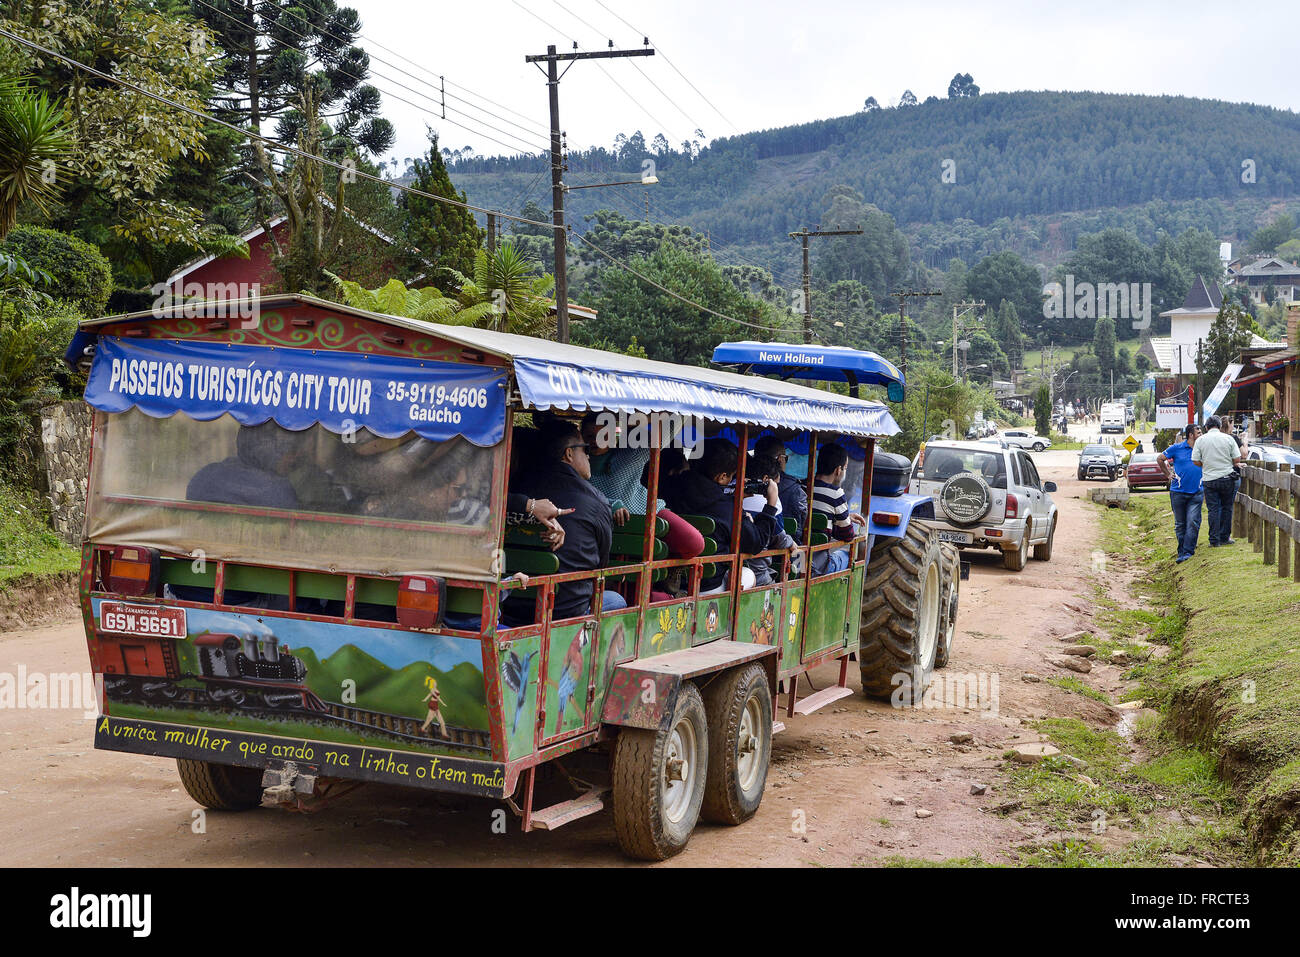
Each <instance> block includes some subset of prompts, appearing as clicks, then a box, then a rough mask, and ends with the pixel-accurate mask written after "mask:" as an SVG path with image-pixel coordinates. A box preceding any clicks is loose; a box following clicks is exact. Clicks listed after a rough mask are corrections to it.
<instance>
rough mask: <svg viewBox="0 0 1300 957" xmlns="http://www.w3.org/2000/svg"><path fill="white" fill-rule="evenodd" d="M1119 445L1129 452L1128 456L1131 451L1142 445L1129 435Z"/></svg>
mask: <svg viewBox="0 0 1300 957" xmlns="http://www.w3.org/2000/svg"><path fill="white" fill-rule="evenodd" d="M1120 444H1121V445H1123V446H1124V448H1126V449H1128V450H1129V454H1132V452H1133V450H1134V449H1135V448H1137V447H1138V446H1139V445H1141V444H1142V443H1141V442H1139V441H1138V440H1137V439H1135V438H1133V436H1131V435H1130V436H1129V437H1128V438H1127V439H1125V440H1124V441H1123V442H1121V443H1120Z"/></svg>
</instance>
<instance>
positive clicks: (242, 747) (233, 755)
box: [95, 715, 507, 798]
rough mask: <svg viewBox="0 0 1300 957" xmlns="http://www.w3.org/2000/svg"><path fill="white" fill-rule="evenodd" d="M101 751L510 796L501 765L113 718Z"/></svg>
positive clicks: (101, 726)
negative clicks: (288, 764) (287, 767)
mask: <svg viewBox="0 0 1300 957" xmlns="http://www.w3.org/2000/svg"><path fill="white" fill-rule="evenodd" d="M95 747H96V748H98V749H99V750H102V751H128V752H133V753H135V754H152V755H156V756H159V757H168V758H190V759H193V760H196V761H211V762H213V763H215V764H234V765H239V766H241V767H248V768H261V769H263V770H265V769H266V768H268V767H270V768H277V767H282V766H283V762H284V761H294V762H296V763H297V766H298V770H299V771H300V772H302V773H306V774H309V775H320V776H325V777H331V778H348V779H351V780H356V781H373V782H376V783H381V784H399V785H404V786H406V787H417V788H430V789H433V790H436V791H452V792H455V793H457V794H472V795H478V796H480V797H491V798H502V797H505V796H506V793H507V792H506V791H505V784H506V772H505V765H503V764H500V763H498V762H495V761H475V760H472V759H469V758H454V757H448V756H446V755H435V754H421V753H416V752H412V751H393V750H389V749H388V748H375V747H362V746H358V745H354V744H335V743H334V742H331V741H313V740H307V739H303V738H281V737H276V736H273V735H267V734H251V733H248V732H244V731H231V730H227V729H225V728H208V727H199V726H194V725H182V724H165V723H163V722H160V721H138V720H135V719H131V718H114V717H111V716H109V715H101V716H100V717H99V718H98V719H97V723H96V725H95ZM281 783H284V782H281Z"/></svg>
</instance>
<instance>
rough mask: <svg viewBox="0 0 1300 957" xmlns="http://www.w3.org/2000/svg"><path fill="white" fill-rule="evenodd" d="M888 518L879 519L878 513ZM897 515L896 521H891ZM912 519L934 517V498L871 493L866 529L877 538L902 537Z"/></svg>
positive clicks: (931, 518)
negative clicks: (887, 520) (886, 519)
mask: <svg viewBox="0 0 1300 957" xmlns="http://www.w3.org/2000/svg"><path fill="white" fill-rule="evenodd" d="M881 513H884V516H885V517H887V518H888V519H889V522H888V524H885V523H883V522H881V521H880V520H879V517H880V514H881ZM893 516H898V521H897V522H895V521H893V518H892V517H893ZM913 519H930V520H933V519H934V499H932V498H931V497H930V496H929V495H890V496H884V495H873V496H871V509H870V512H869V513H868V514H867V531H868V532H869V533H870V534H871V535H873V536H875V538H877V539H881V538H902V537H903V536H904V535H906V534H907V526H908V525H909V524H910V523H911V522H912V520H913Z"/></svg>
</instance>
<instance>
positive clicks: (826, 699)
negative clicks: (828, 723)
mask: <svg viewBox="0 0 1300 957" xmlns="http://www.w3.org/2000/svg"><path fill="white" fill-rule="evenodd" d="M851 694H853V689H852V688H841V687H840V686H839V685H831V686H830V687H829V688H823V689H822V690H821V691H818V692H816V693H815V694H810V695H809V696H808V697H806V698H800V699H799V700H798V701H797V702H795V706H794V713H795V714H812V713H813V712H814V711H816V710H817V709H818V708H824V707H826V706H827V705H828V704H830V703H831V702H832V701H839V700H840V699H841V698H847V697H848V696H849V695H851Z"/></svg>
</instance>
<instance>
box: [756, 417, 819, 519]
mask: <svg viewBox="0 0 1300 957" xmlns="http://www.w3.org/2000/svg"><path fill="white" fill-rule="evenodd" d="M754 455H756V456H758V455H770V456H772V458H774V459H776V462H777V464H778V465H779V466H780V467H781V477H780V478H779V479H777V483H776V489H777V492H778V494H779V495H780V496H781V517H782V518H792V519H794V532H793V533H792V535H791V537H792V538H793V539H794V540H795V541H796V542H798V543H799V544H800V545H802V544H803V527H804V524H805V523H806V522H807V521H808V493H807V492H806V491H804V487H803V483H802V482H800V481H799V480H798V479H797V478H795V477H794V476H793V475H791V474H789V473H788V472H786V471H785V466H786V463H787V462H789V461H790V453H789V452H788V451H787V450H786V447H785V443H784V442H782V441H781V440H780V439H779V438H777V437H776V436H775V435H765V436H763V437H762V438H761V439H759V440H758V442H757V444H755V446H754Z"/></svg>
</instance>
